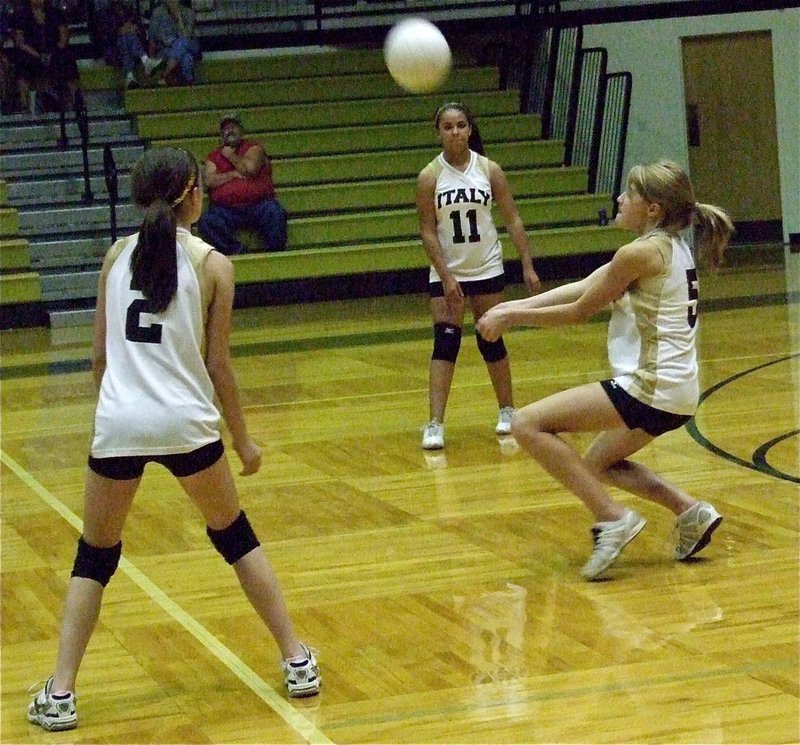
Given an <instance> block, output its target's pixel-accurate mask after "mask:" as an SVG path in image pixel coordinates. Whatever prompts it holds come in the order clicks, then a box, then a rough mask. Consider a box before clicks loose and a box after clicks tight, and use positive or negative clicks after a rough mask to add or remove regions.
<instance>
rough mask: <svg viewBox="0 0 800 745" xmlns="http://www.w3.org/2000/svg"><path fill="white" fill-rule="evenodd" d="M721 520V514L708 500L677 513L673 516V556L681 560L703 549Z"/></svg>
mask: <svg viewBox="0 0 800 745" xmlns="http://www.w3.org/2000/svg"><path fill="white" fill-rule="evenodd" d="M721 522H722V515H720V514H719V512H717V511H716V510H715V509H714V507H713V506H712V505H710V504H709V503H708V502H698V503H697V504H696V505H694V506H693V507H690V508H689V509H688V510H686V512H682V513H681V514H680V515H678V517H677V518H675V530H677V531H678V545H677V546H676V547H675V558H676V559H677V560H678V561H683V560H684V559H688V558H689V557H690V556H694V555H695V554H696V553H697V552H698V551H701V550H702V549H704V548H705V547H706V546H707V545H708V544H709V542H710V541H711V534H712V533H713V532H714V531H715V530H716V529H717V528H718V527H719V524H720V523H721Z"/></svg>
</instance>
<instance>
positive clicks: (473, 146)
mask: <svg viewBox="0 0 800 745" xmlns="http://www.w3.org/2000/svg"><path fill="white" fill-rule="evenodd" d="M448 109H455V110H456V111H460V112H461V113H462V114H463V115H464V117H465V118H466V120H467V124H469V126H470V127H472V132H471V133H470V135H469V142H468V143H467V144H468V145H469V149H470V150H474V151H475V152H476V153H478V154H479V155H485V153H484V151H483V140H482V139H481V133H480V132H479V131H478V125H477V123H476V122H475V118H474V117H473V116H472V112H471V111H470V110H469V109H468V108H467V107H466V106H464V104H463V103H459V102H458V101H448V102H447V103H443V104H442V105H441V106H440V107H439V108H438V109H436V114H435V115H434V117H433V128H434V129H436V130H438V129H439V120H440V119H441V118H442V114H444V112H445V111H447V110H448Z"/></svg>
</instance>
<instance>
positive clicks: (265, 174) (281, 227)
mask: <svg viewBox="0 0 800 745" xmlns="http://www.w3.org/2000/svg"><path fill="white" fill-rule="evenodd" d="M219 129H220V140H221V144H220V147H218V148H217V149H216V150H214V151H212V152H211V153H209V155H208V156H207V158H206V162H205V175H204V178H203V180H204V182H205V184H206V188H207V189H208V194H209V199H210V202H211V204H210V205H209V207H208V210H206V212H204V213H203V215H202V216H201V218H200V222H199V223H198V227H199V229H200V235H201V236H203V239H204V240H205V241H206V242H208V243H210V244H211V245H212V246H214V247H215V248H216V249H217V250H218V251H220V252H222V253H224V254H228V255H230V254H236V253H240V252H241V250H242V244H241V243H240V242H239V240H238V239H237V238H236V231H237V230H239V229H240V228H252V229H253V230H255V231H257V232H258V233H259V234H260V235H261V236H262V237H263V238H264V241H265V243H266V249H267V251H282V250H283V249H284V248H285V247H286V232H287V230H286V211H285V210H284V209H283V207H282V206H281V204H280V202H278V200H277V199H276V198H275V186H274V184H273V183H272V165H271V163H270V159H269V157H268V156H267V154H266V153H265V152H264V148H263V147H262V146H261V145H259V144H258V143H256V142H253V141H251V140H247V139H245V138H244V137H243V129H242V123H241V121H240V119H239V116H238V115H237V114H233V113H231V114H225V115H224V116H223V117H222V118H221V119H220V122H219Z"/></svg>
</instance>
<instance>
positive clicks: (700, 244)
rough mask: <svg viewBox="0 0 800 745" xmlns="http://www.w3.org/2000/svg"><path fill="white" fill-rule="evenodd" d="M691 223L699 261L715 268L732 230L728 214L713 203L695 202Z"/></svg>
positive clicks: (720, 260)
mask: <svg viewBox="0 0 800 745" xmlns="http://www.w3.org/2000/svg"><path fill="white" fill-rule="evenodd" d="M693 223H694V225H695V227H696V233H695V238H696V241H697V252H698V256H699V258H700V261H702V262H703V263H704V264H705V265H706V266H708V267H710V268H711V269H717V268H718V267H719V266H720V264H722V257H723V255H724V253H725V249H726V248H727V246H728V241H729V240H730V237H731V235H733V232H734V227H733V222H732V221H731V218H730V216H729V215H728V213H727V212H725V210H722V209H720V208H719V207H716V206H715V205H713V204H701V203H700V202H696V203H695V206H694V216H693Z"/></svg>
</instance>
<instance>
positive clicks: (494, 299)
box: [471, 292, 514, 409]
mask: <svg viewBox="0 0 800 745" xmlns="http://www.w3.org/2000/svg"><path fill="white" fill-rule="evenodd" d="M471 301H472V316H473V318H474V319H475V321H476V322H477V320H478V319H479V318H480V317H481V316H482V315H483V314H484V313H485V312H486V311H487V310H489V308H492V307H494V306H495V305H497V304H498V303H501V302H502V301H503V294H502V293H501V292H498V293H495V294H492V295H474V296H473V297H472V298H471ZM486 369H487V370H488V371H489V378H490V380H491V381H492V388H493V389H494V395H495V398H497V405H498V407H499V408H501V409H502V408H503V407H505V406H513V405H514V395H513V391H512V385H511V363H510V362H509V360H508V357H505V358H504V359H502V360H498V361H497V362H487V363H486Z"/></svg>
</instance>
